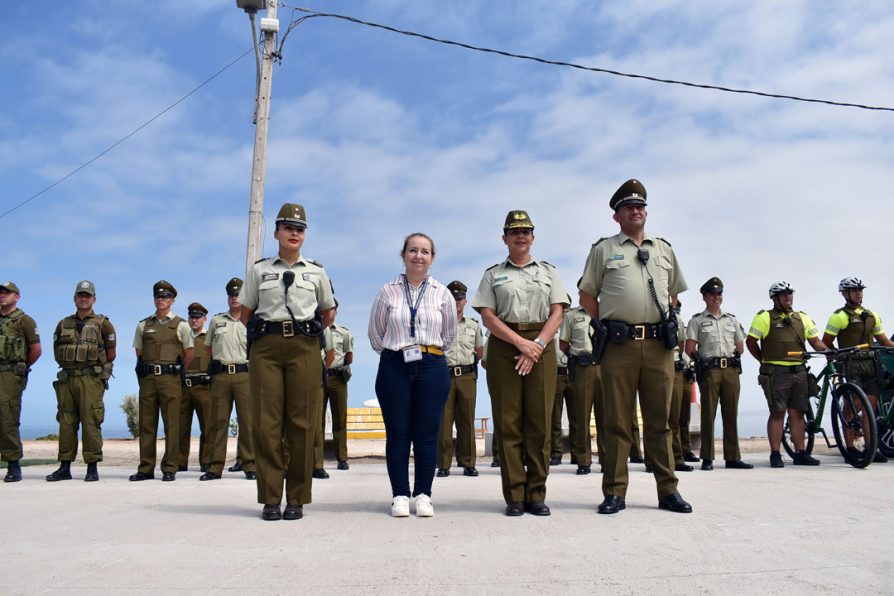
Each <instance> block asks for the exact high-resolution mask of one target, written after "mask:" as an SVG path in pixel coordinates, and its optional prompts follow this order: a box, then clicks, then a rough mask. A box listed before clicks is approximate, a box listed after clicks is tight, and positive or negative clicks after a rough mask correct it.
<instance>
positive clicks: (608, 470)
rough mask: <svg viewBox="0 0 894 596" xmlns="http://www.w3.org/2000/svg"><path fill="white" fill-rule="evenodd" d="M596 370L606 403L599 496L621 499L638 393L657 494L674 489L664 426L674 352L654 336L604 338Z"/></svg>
mask: <svg viewBox="0 0 894 596" xmlns="http://www.w3.org/2000/svg"><path fill="white" fill-rule="evenodd" d="M600 368H601V371H600V372H601V373H602V391H603V396H604V404H605V422H604V425H605V440H604V444H605V460H604V462H603V475H602V492H603V494H604V495H605V496H609V495H615V496H618V497H624V496H625V495H626V493H627V485H628V481H629V478H628V474H627V457H628V455H629V453H630V446H631V444H632V442H633V432H632V426H633V424H634V422H635V419H634V416H635V413H636V397H637V392H638V393H639V403H640V410H641V412H642V417H643V439H644V443H645V445H646V449H647V450H648V452H649V456H650V458H651V464H652V467H653V469H654V474H655V481H656V483H657V485H658V498H659V499H660V498H661V497H664V496H666V495H669V494H672V493H675V492H677V477H676V476H675V475H674V461H673V454H672V447H671V432H670V428H669V427H668V424H667V420H668V417H669V411H670V402H671V393H672V392H673V385H674V358H673V353H672V352H671V351H670V350H667V349H665V348H664V346H663V345H662V343H661V342H660V341H658V340H653V339H645V340H640V341H636V340H628V341H625V342H624V343H620V344H619V343H613V342H609V344H608V346H607V347H606V350H605V355H604V356H603V359H602V363H601V366H600Z"/></svg>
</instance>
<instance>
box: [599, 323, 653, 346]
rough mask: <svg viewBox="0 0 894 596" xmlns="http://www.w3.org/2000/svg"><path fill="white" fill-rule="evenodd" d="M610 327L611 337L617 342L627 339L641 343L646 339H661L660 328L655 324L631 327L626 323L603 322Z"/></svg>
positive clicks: (641, 324) (640, 324)
mask: <svg viewBox="0 0 894 596" xmlns="http://www.w3.org/2000/svg"><path fill="white" fill-rule="evenodd" d="M603 324H604V325H605V326H606V327H608V333H609V337H610V338H611V339H612V340H613V341H616V342H622V341H624V340H625V339H632V340H635V341H641V340H644V339H659V329H660V326H659V325H656V324H653V323H637V324H636V325H630V324H629V323H625V322H624V321H608V320H607V321H603Z"/></svg>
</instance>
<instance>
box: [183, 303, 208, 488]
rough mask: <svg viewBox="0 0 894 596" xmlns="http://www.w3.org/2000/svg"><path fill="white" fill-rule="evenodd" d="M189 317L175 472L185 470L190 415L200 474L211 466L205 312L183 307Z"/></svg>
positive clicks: (195, 306)
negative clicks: (189, 354)
mask: <svg viewBox="0 0 894 596" xmlns="http://www.w3.org/2000/svg"><path fill="white" fill-rule="evenodd" d="M186 312H187V314H188V315H189V319H188V321H187V323H188V324H189V328H190V329H191V330H192V338H193V342H194V344H195V345H194V351H193V359H192V363H190V365H189V367H188V368H186V374H184V375H183V388H182V391H183V395H182V398H181V399H180V459H179V462H180V463H179V465H178V466H177V471H178V472H185V471H186V470H187V469H188V467H189V448H190V442H191V441H190V437H191V436H192V415H193V412H195V414H196V416H198V418H199V465H200V466H201V470H202V471H203V472H205V471H207V469H208V465H209V464H210V463H211V432H210V424H211V377H210V376H209V375H208V362H209V361H210V358H209V356H208V346H207V344H206V343H205V340H206V339H207V337H206V336H207V334H206V332H205V320H206V319H207V317H208V309H207V308H205V307H204V306H202V305H201V304H199V303H198V302H193V303H192V304H190V305H189V306H187V307H186Z"/></svg>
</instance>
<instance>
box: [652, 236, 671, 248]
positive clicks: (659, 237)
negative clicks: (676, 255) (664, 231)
mask: <svg viewBox="0 0 894 596" xmlns="http://www.w3.org/2000/svg"><path fill="white" fill-rule="evenodd" d="M655 239H656V240H661V241H662V242H664V243H665V244H667V245H668V246H670V245H671V243H670V242H668V241H667V240H665V239H664V238H662V237H661V236H655Z"/></svg>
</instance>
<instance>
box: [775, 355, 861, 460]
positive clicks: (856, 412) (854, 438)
mask: <svg viewBox="0 0 894 596" xmlns="http://www.w3.org/2000/svg"><path fill="white" fill-rule="evenodd" d="M868 347H869V346H868V345H867V344H860V345H858V346H852V347H850V348H844V349H840V350H825V351H822V352H789V353H788V355H789V356H803V357H804V358H815V357H818V356H823V357H826V358H827V361H826V365H825V366H824V367H823V370H822V371H821V372H820V373H819V374H818V375H816V381H817V383H820V382H821V383H822V387H821V389H820V391H819V392H818V394H817V395H813V396H810V397H809V398H808V401H807V410H806V411H805V412H804V415H805V417H806V419H807V420H806V425H805V440H804V450H805V451H806V452H807V454H808V455H809V454H810V453H812V452H813V445H814V440H815V438H816V435H817V434H821V435H822V436H823V439H825V441H826V446H827V447H829V449H832V448H833V447H837V448H838V450H839V451H840V452H841V455H842V456H843V457H844V459H845V461H846V462H847V463H849V464H850V465H852V466H854V467H855V468H865V467H866V466H868V465H869V464H871V463H872V458H873V457H874V456H875V450H876V449H877V448H878V429H877V427H876V421H875V416H874V414H873V413H872V412H873V410H872V404H870V402H869V398H868V397H866V394H865V393H863V390H862V389H860V388H859V387H857V386H856V385H854V384H853V383H848V382H847V380H846V379H845V378H844V375H843V374H842V373H840V372H838V370H837V369H836V368H835V362H834V360H832V359H830V358H828V357H829V356H839V355H841V354H846V353H848V352H853V351H856V350H861V349H866V348H868ZM830 390H831V395H832V399H831V400H830V401H829V403H830V406H829V408H830V413H831V418H832V432H833V433H834V435H835V444H834V445H833V444H832V443H831V442H830V441H829V436H828V435H827V434H826V430H825V429H824V428H823V426H822V421H823V414H824V412H825V407H826V400H827V399H828V397H829V394H830ZM848 442H851V445H848ZM782 446H783V447H784V448H785V451H786V453H788V454H789V456H790V457H792V458H794V456H795V453H796V450H795V448H794V442H793V441H792V437H791V429H790V426H789V419H788V417H786V420H785V426H784V427H783V432H782Z"/></svg>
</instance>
